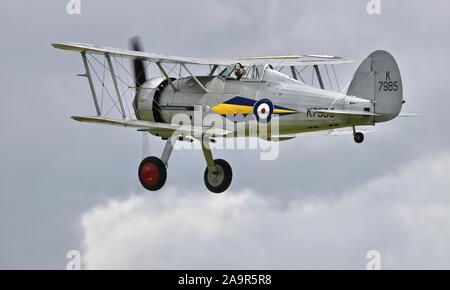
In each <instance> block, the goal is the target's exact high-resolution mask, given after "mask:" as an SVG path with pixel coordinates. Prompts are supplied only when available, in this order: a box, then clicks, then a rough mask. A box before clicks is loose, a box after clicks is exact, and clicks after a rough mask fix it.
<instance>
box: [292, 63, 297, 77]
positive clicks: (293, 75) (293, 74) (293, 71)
mask: <svg viewBox="0 0 450 290" xmlns="http://www.w3.org/2000/svg"><path fill="white" fill-rule="evenodd" d="M291 72H292V78H293V79H294V80H296V79H297V73H296V72H295V66H291Z"/></svg>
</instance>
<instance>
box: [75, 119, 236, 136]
mask: <svg viewBox="0 0 450 290" xmlns="http://www.w3.org/2000/svg"><path fill="white" fill-rule="evenodd" d="M71 118H72V119H74V120H75V121H79V122H87V123H96V124H103V125H112V126H120V127H131V128H137V129H141V130H155V129H156V130H163V131H167V132H169V133H173V132H175V131H176V132H178V133H180V134H186V135H196V134H199V135H207V136H225V135H227V134H228V133H231V131H228V130H223V129H220V128H214V127H198V126H190V125H182V126H177V125H172V124H168V123H160V122H151V121H141V120H122V119H113V118H106V117H93V116H72V117H71Z"/></svg>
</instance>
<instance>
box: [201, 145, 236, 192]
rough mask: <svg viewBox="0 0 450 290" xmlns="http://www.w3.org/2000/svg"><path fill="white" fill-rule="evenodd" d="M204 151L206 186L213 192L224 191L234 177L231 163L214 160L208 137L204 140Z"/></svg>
mask: <svg viewBox="0 0 450 290" xmlns="http://www.w3.org/2000/svg"><path fill="white" fill-rule="evenodd" d="M202 151H203V155H204V156H205V160H206V165H207V167H206V169H205V174H204V176H203V179H204V181H205V185H206V188H208V189H209V191H211V192H213V193H222V192H224V191H225V190H227V189H228V187H229V186H230V184H231V180H232V179H233V172H232V170H231V166H230V164H228V162H226V161H225V160H222V159H216V160H214V158H213V156H212V153H211V149H210V148H209V141H208V140H207V139H203V140H202Z"/></svg>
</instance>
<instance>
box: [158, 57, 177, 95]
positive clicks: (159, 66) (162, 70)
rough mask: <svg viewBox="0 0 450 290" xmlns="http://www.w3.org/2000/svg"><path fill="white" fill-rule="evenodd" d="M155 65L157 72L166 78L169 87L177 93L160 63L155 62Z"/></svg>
mask: <svg viewBox="0 0 450 290" xmlns="http://www.w3.org/2000/svg"><path fill="white" fill-rule="evenodd" d="M156 65H157V66H158V68H159V70H160V71H161V73H162V74H163V75H164V77H165V78H166V80H167V81H168V82H169V85H170V86H171V87H172V89H173V90H174V91H175V92H177V91H178V89H177V88H176V87H175V85H174V84H173V82H172V80H171V79H170V77H169V75H168V74H167V72H166V71H165V70H164V68H163V67H162V65H161V63H160V62H157V63H156Z"/></svg>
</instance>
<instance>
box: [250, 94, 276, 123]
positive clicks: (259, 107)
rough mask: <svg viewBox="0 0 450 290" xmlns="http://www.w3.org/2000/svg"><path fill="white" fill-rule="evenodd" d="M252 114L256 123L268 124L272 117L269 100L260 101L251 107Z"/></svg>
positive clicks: (271, 106)
mask: <svg viewBox="0 0 450 290" xmlns="http://www.w3.org/2000/svg"><path fill="white" fill-rule="evenodd" d="M253 114H254V115H255V117H256V120H257V121H258V122H263V123H268V122H270V119H271V118H272V115H273V104H272V102H271V101H270V100H269V99H261V100H259V101H258V102H256V103H255V105H254V106H253Z"/></svg>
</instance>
